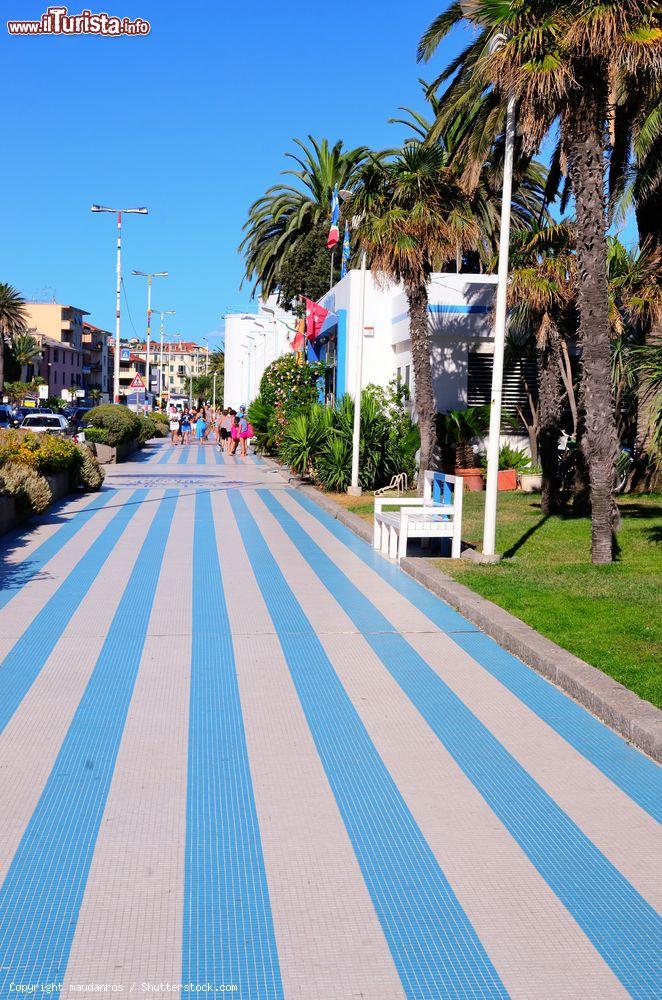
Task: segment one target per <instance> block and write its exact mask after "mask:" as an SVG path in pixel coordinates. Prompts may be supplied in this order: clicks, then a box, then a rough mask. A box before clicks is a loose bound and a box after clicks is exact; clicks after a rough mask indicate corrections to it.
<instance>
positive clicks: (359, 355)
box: [347, 250, 366, 497]
mask: <svg viewBox="0 0 662 1000" xmlns="http://www.w3.org/2000/svg"><path fill="white" fill-rule="evenodd" d="M365 283H366V256H365V250H364V251H363V253H362V254H361V310H360V312H359V330H358V344H357V347H356V390H355V392H354V430H353V433H352V480H351V485H350V486H348V487H347V492H348V493H349V495H350V496H353V497H359V496H361V493H362V490H361V487H360V486H359V449H360V444H361V384H362V376H363V328H364V326H365Z"/></svg>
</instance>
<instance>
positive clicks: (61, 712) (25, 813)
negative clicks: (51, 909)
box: [0, 491, 162, 884]
mask: <svg viewBox="0 0 662 1000" xmlns="http://www.w3.org/2000/svg"><path fill="white" fill-rule="evenodd" d="M161 495H162V492H160V493H157V492H156V491H155V492H153V493H150V494H148V497H147V499H152V498H154V497H157V496H161ZM156 509H157V505H156V504H153V503H143V504H142V505H141V508H140V510H139V511H138V512H137V513H136V515H135V516H134V517H133V518H132V519H131V521H130V523H129V525H128V526H127V528H126V530H125V532H124V534H123V535H122V537H121V539H120V543H119V544H118V545H116V546H115V548H114V549H113V551H112V553H111V555H110V557H109V558H108V560H107V561H106V563H105V565H104V566H103V568H102V569H101V571H100V573H99V575H98V576H97V578H96V580H95V581H94V583H93V584H92V587H91V588H90V590H89V591H88V593H87V594H86V596H85V598H84V599H83V602H82V604H81V605H80V607H79V609H78V611H77V613H76V615H75V616H74V618H73V619H72V621H71V622H70V623H69V625H68V626H67V628H66V629H65V631H64V633H63V634H62V636H61V638H60V640H59V642H58V643H57V645H56V647H55V649H54V650H53V652H52V653H51V655H50V656H49V658H48V660H47V661H46V663H45V664H44V667H43V668H42V670H41V672H40V674H39V676H38V677H37V679H36V680H35V682H34V684H33V685H32V687H31V688H30V690H29V691H28V693H27V695H26V696H25V698H24V699H23V701H22V702H21V704H20V706H19V707H18V709H17V710H16V712H15V713H14V715H13V717H12V718H11V720H10V722H9V724H8V725H7V728H6V729H5V731H4V732H3V733H2V734H0V802H5V803H7V802H11V809H1V810H0V884H1V883H2V882H3V881H4V878H5V876H6V874H7V871H8V869H9V865H10V864H11V861H12V858H13V857H14V854H15V853H16V849H17V847H18V845H19V843H20V840H21V837H22V836H23V833H24V831H25V828H26V826H27V824H28V822H29V820H30V817H31V816H32V813H33V812H34V809H35V807H36V805H37V802H38V801H39V797H40V795H41V793H42V791H43V788H44V785H45V784H46V781H47V780H48V776H49V774H50V772H51V769H52V766H53V764H54V762H55V758H56V757H57V754H58V752H59V749H60V746H61V744H62V741H63V739H64V737H65V735H66V733H67V730H68V728H69V725H70V723H71V720H72V718H73V716H74V714H75V711H76V708H77V707H78V703H79V701H80V699H81V696H82V694H83V691H84V690H85V687H86V685H87V682H88V680H89V678H90V675H91V673H92V670H93V669H94V665H95V663H96V661H97V658H98V656H99V653H100V652H101V647H102V646H103V643H104V641H105V638H106V633H107V631H108V629H109V627H110V623H111V621H112V619H113V616H114V614H115V611H116V609H117V605H118V604H119V601H120V598H121V596H122V593H123V591H124V588H125V586H126V583H127V581H128V579H129V576H130V575H131V570H132V569H133V566H134V563H135V557H136V555H137V554H138V552H139V550H140V547H141V545H142V543H143V541H144V539H145V536H146V535H147V531H148V529H149V525H150V524H151V521H152V518H153V516H154V514H155V512H156ZM114 513H117V512H116V511H115V512H114ZM77 537H80V536H77ZM72 544H75V539H74V540H73V542H72ZM81 554H82V553H81Z"/></svg>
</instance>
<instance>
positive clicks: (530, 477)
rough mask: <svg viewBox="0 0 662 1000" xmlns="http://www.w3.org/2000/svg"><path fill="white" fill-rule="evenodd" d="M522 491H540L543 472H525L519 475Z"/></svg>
mask: <svg viewBox="0 0 662 1000" xmlns="http://www.w3.org/2000/svg"><path fill="white" fill-rule="evenodd" d="M519 484H520V486H521V487H522V493H540V491H541V490H542V473H540V472H523V473H522V474H521V475H520V477H519Z"/></svg>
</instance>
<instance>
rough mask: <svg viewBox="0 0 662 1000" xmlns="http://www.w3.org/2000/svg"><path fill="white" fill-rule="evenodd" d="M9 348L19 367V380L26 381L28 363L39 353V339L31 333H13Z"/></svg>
mask: <svg viewBox="0 0 662 1000" xmlns="http://www.w3.org/2000/svg"><path fill="white" fill-rule="evenodd" d="M11 348H12V353H13V355H14V359H15V361H16V363H17V364H18V365H20V367H21V382H26V381H27V377H28V365H29V364H31V363H32V361H34V360H35V358H37V357H39V356H40V354H41V346H40V344H39V341H38V340H37V339H36V338H35V337H33V336H32V334H31V333H15V334H14V336H13V337H12V341H11Z"/></svg>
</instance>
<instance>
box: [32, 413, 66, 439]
mask: <svg viewBox="0 0 662 1000" xmlns="http://www.w3.org/2000/svg"><path fill="white" fill-rule="evenodd" d="M21 430H22V431H34V432H35V433H36V434H66V433H67V432H68V430H69V421H68V420H67V418H66V417H63V416H62V414H61V413H30V414H28V416H27V417H23V420H22V422H21Z"/></svg>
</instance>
